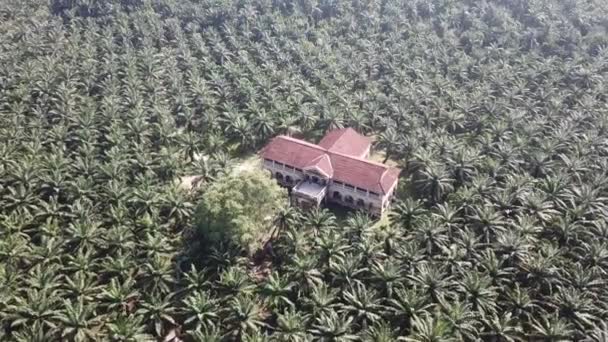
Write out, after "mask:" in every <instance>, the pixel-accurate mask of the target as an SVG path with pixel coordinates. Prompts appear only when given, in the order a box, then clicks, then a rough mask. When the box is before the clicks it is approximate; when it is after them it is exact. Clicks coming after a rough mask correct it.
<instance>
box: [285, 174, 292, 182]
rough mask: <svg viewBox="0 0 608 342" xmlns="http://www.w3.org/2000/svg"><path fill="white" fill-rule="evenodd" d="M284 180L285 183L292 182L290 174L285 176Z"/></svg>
mask: <svg viewBox="0 0 608 342" xmlns="http://www.w3.org/2000/svg"><path fill="white" fill-rule="evenodd" d="M285 182H287V184H291V183H292V182H293V180H292V179H291V177H290V176H285Z"/></svg>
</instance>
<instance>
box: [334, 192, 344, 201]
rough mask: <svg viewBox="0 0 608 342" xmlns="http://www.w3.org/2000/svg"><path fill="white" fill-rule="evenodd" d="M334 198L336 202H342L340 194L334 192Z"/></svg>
mask: <svg viewBox="0 0 608 342" xmlns="http://www.w3.org/2000/svg"><path fill="white" fill-rule="evenodd" d="M334 198H335V199H337V200H342V194H340V193H339V192H337V191H334Z"/></svg>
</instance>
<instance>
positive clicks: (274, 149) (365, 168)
mask: <svg viewBox="0 0 608 342" xmlns="http://www.w3.org/2000/svg"><path fill="white" fill-rule="evenodd" d="M260 155H261V156H262V157H263V158H265V159H271V160H274V161H277V162H280V163H283V164H286V165H289V166H292V167H295V168H299V169H303V170H304V169H316V170H320V171H321V172H322V173H325V174H327V175H328V176H329V177H330V178H332V179H334V180H337V181H340V182H343V183H346V184H349V185H352V186H356V187H358V188H361V189H366V190H369V191H373V192H376V193H379V194H386V193H388V192H389V191H390V190H391V188H392V187H393V185H394V184H395V182H396V181H397V179H398V178H399V173H400V172H401V170H399V169H397V168H391V167H388V166H386V165H384V164H380V163H376V162H372V161H369V160H365V159H362V158H359V157H356V156H352V155H346V154H343V153H339V152H334V151H330V150H328V149H326V148H324V147H321V146H318V145H314V144H311V143H308V142H306V141H303V140H299V139H294V138H291V137H287V136H283V135H280V136H277V137H275V138H274V139H272V140H271V141H270V143H268V145H266V146H265V147H264V148H263V149H262V150H261V151H260Z"/></svg>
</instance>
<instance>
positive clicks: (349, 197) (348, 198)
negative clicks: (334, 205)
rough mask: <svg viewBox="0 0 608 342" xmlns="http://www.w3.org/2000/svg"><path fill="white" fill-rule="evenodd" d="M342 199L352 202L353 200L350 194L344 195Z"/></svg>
mask: <svg viewBox="0 0 608 342" xmlns="http://www.w3.org/2000/svg"><path fill="white" fill-rule="evenodd" d="M344 200H345V201H346V203H353V201H354V200H353V198H352V196H346V197H345V198H344Z"/></svg>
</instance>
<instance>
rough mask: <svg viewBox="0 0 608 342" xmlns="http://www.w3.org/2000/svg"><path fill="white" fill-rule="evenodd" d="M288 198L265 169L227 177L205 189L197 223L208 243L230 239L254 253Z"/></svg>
mask: <svg viewBox="0 0 608 342" xmlns="http://www.w3.org/2000/svg"><path fill="white" fill-rule="evenodd" d="M286 197H287V194H286V192H285V191H284V190H283V189H281V188H280V187H279V186H278V184H276V183H275V181H274V180H272V179H271V178H270V177H268V176H267V175H266V174H265V173H263V172H262V171H248V172H244V173H240V174H239V175H232V176H226V177H225V178H223V179H219V180H218V181H216V182H215V183H213V184H212V185H211V186H209V187H208V188H207V189H206V190H205V192H204V194H203V197H202V198H201V202H200V204H199V205H198V208H197V210H196V225H197V228H198V229H199V232H200V233H201V236H202V238H203V239H204V243H205V244H207V245H213V244H215V243H218V242H220V241H229V242H232V243H234V244H236V245H237V246H241V247H242V248H244V249H245V250H247V251H249V252H250V253H251V252H253V250H254V249H255V248H256V246H257V245H259V244H260V242H261V241H262V240H263V239H264V237H265V236H266V237H269V234H270V224H271V223H272V219H273V217H274V216H275V215H276V214H277V213H278V212H279V211H280V210H281V208H282V207H283V206H285V199H286ZM256 244H257V245H256Z"/></svg>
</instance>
